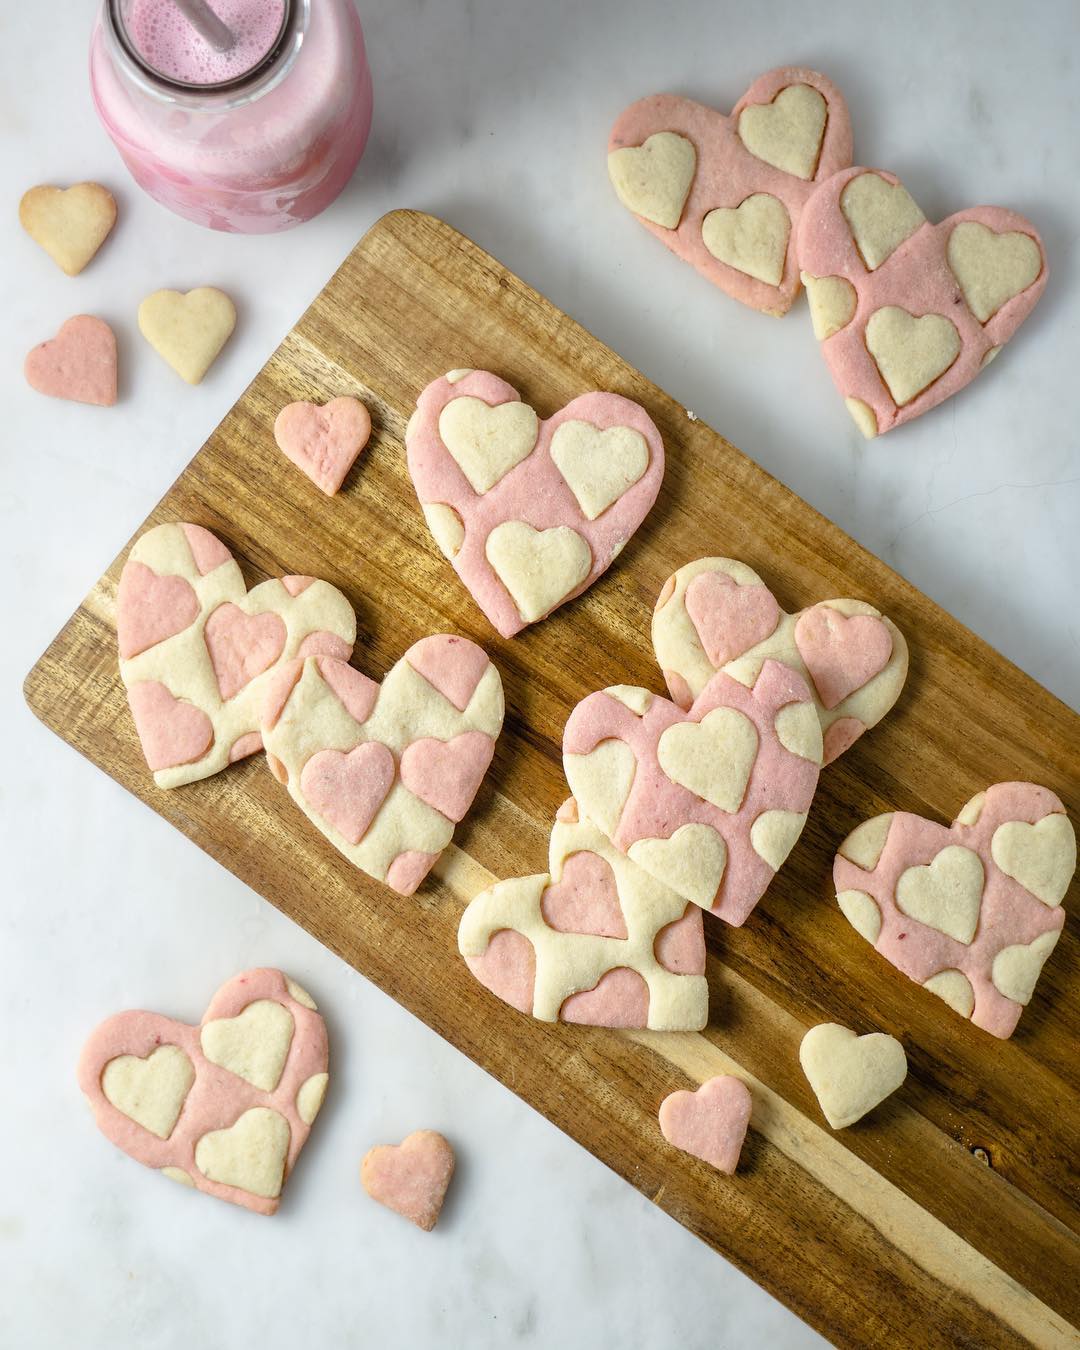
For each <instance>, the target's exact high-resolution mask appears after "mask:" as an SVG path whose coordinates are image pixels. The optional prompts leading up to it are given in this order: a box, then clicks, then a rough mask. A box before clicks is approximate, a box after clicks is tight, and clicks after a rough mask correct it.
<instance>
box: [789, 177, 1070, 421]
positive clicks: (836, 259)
mask: <svg viewBox="0 0 1080 1350" xmlns="http://www.w3.org/2000/svg"><path fill="white" fill-rule="evenodd" d="M798 254H799V265H800V267H801V268H802V280H803V284H804V285H805V286H806V293H807V298H808V299H809V302H810V317H811V320H812V322H813V325H814V335H815V337H817V338H818V339H820V341H821V351H822V355H823V356H824V358H825V363H826V365H827V366H828V367H829V370H830V372H831V373H832V377H833V380H834V382H835V384H836V387H837V389H838V390H839V391H840V393H841V395H842V396H843V399H844V402H845V404H846V405H847V409H848V412H849V413H850V414H851V416H852V418H853V419H854V420H855V423H856V425H857V426H858V428H859V430H860V431H861V432H862V433H863V435H864V436H866V437H868V438H869V437H873V436H878V435H881V434H882V433H883V432H886V431H889V430H890V429H891V428H892V427H897V426H900V425H901V424H902V423H904V422H908V421H910V420H911V419H912V418H913V417H918V416H919V414H920V413H924V412H928V411H929V409H931V408H933V407H935V406H936V405H937V404H939V403H941V402H942V400H943V399H947V398H949V397H950V395H952V394H955V393H956V392H957V391H958V390H960V389H962V388H963V387H964V385H966V384H968V383H969V382H970V381H971V380H973V379H974V378H975V376H976V375H977V374H978V373H979V371H980V370H982V368H983V367H984V366H985V365H987V363H988V362H989V361H991V360H992V359H993V357H994V356H996V355H997V353H998V351H999V350H1000V349H1001V347H1002V346H1003V345H1004V343H1006V342H1007V341H1008V340H1009V338H1010V337H1012V335H1013V333H1015V332H1016V330H1017V329H1018V328H1019V327H1020V325H1021V324H1022V323H1023V322H1024V320H1025V319H1026V318H1027V316H1028V315H1029V314H1030V313H1031V311H1032V309H1033V308H1034V307H1035V302H1036V301H1037V300H1038V298H1039V296H1040V295H1042V293H1043V289H1044V287H1045V286H1046V255H1045V252H1044V250H1043V245H1042V240H1041V239H1040V238H1039V234H1038V231H1037V230H1036V229H1035V227H1034V226H1033V225H1032V224H1031V223H1030V221H1027V220H1025V219H1024V218H1023V216H1018V215H1015V214H1014V213H1013V212H1012V211H1006V210H1004V209H1003V208H1002V207H999V206H976V207H969V208H967V209H966V210H963V211H958V212H956V214H955V215H952V216H949V218H948V219H947V220H943V221H942V222H941V223H940V224H938V225H931V224H930V222H929V221H927V219H926V217H925V216H924V215H923V213H922V211H920V210H919V207H918V205H917V204H916V202H915V201H914V200H913V198H912V197H911V196H910V194H909V193H908V191H907V189H906V188H905V187H904V185H903V184H902V183H901V182H900V180H899V179H898V178H896V177H894V175H893V174H891V173H885V172H884V171H882V170H879V169H863V168H855V169H845V170H843V172H841V173H837V174H835V175H834V176H833V177H832V178H830V179H829V180H828V182H825V183H822V185H821V186H820V187H819V188H818V189H817V190H816V191H815V193H814V195H813V197H812V198H811V200H810V201H809V202H808V203H807V206H806V210H805V211H804V213H803V218H802V223H801V224H800V226H799V232H798Z"/></svg>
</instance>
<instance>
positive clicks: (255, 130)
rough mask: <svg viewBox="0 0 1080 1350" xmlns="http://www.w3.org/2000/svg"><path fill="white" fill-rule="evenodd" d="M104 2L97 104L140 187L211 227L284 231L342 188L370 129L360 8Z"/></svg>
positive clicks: (281, 1) (317, 2) (267, 2)
mask: <svg viewBox="0 0 1080 1350" xmlns="http://www.w3.org/2000/svg"><path fill="white" fill-rule="evenodd" d="M210 4H211V5H212V11H211V13H210V14H209V21H210V23H211V24H213V25H214V27H207V26H206V25H205V24H204V25H203V26H202V27H200V26H197V25H196V24H194V23H192V22H191V20H189V18H188V17H187V16H186V14H185V12H184V11H185V8H186V6H185V5H184V4H183V3H182V0H181V3H177V2H176V0H105V3H104V4H103V6H102V11H101V15H100V17H99V20H98V23H97V26H96V28H95V30H94V36H93V39H92V42H91V49H90V78H91V88H92V91H93V96H94V103H95V105H96V107H97V110H98V114H99V115H100V117H101V120H102V122H103V123H104V125H105V128H106V130H107V131H108V133H109V135H110V136H111V137H112V139H113V141H114V142H115V143H116V146H117V148H118V149H119V151H120V153H121V155H122V156H123V158H124V162H125V163H126V164H127V166H128V168H129V169H130V170H131V173H132V175H133V176H134V178H135V180H136V182H137V183H139V184H140V186H142V187H144V188H145V189H146V191H147V192H149V193H150V195H151V196H153V197H155V198H156V199H157V200H158V201H160V202H162V203H163V204H164V205H166V206H168V207H170V208H171V209H172V210H174V211H176V212H178V213H179V214H180V215H182V216H186V217H187V218H188V219H190V220H194V221H197V222H198V223H199V224H202V225H209V226H211V227H212V228H214V229H221V230H239V231H246V232H249V233H256V232H265V231H270V230H280V229H286V228H287V227H289V226H290V225H295V224H297V223H299V222H300V221H303V220H309V219H310V218H311V217H312V216H314V215H317V214H318V212H320V211H321V210H323V209H324V207H326V206H328V205H329V204H330V202H332V201H333V200H334V198H335V197H336V196H337V195H338V193H339V192H340V191H341V189H342V188H343V187H344V186H345V183H346V182H347V181H348V179H349V177H350V175H351V174H352V171H353V169H354V168H355V167H356V163H357V161H358V160H359V158H360V156H361V154H362V153H363V150H364V145H365V143H366V141H367V136H368V131H369V130H370V127H371V106H372V103H371V75H370V72H369V70H368V65H367V58H366V55H365V52H364V39H363V33H362V31H361V28H360V21H359V19H358V17H357V14H356V10H355V8H354V4H353V0H210Z"/></svg>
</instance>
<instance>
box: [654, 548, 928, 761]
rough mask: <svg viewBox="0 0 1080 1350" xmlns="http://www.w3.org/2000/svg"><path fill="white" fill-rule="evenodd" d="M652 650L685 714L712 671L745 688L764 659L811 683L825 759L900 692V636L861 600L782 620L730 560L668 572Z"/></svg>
mask: <svg viewBox="0 0 1080 1350" xmlns="http://www.w3.org/2000/svg"><path fill="white" fill-rule="evenodd" d="M652 641H653V650H654V651H655V653H656V659H657V661H658V662H659V664H660V668H661V669H662V670H663V672H664V679H665V680H666V681H667V686H668V689H669V690H670V691H671V696H672V698H673V699H674V700H675V702H676V703H677V704H678V705H679V706H680V707H682V708H689V707H690V705H691V704H692V703H693V701H694V699H695V698H696V697H697V696H698V695H699V694H700V693H701V691H702V690H703V689H704V688H705V686H706V685H707V684H708V682H709V680H711V679H712V677H713V676H714V675H715V674H716V672H717V671H718V670H723V671H724V672H725V673H726V674H728V675H730V676H732V677H733V678H734V679H736V680H738V681H739V682H740V683H742V684H745V685H751V684H752V683H753V681H754V680H756V679H757V676H758V674H759V672H760V670H761V667H762V664H763V663H764V662H765V661H766V660H773V661H780V662H782V663H783V664H784V665H785V666H787V667H789V669H791V670H793V671H796V672H797V673H798V674H799V675H801V676H802V677H803V678H804V679H805V680H806V681H807V683H808V685H809V688H810V693H811V696H812V698H813V700H814V706H815V708H816V709H817V714H818V718H819V720H820V722H821V730H822V736H823V746H824V753H823V762H824V763H825V764H829V763H831V762H832V761H833V760H834V759H836V757H837V756H838V755H840V754H842V753H843V752H844V751H845V750H847V749H848V748H849V746H851V745H852V744H853V743H854V742H855V741H856V740H857V739H858V738H859V736H861V735H862V733H863V732H864V731H867V730H869V728H870V727H872V726H875V725H876V724H877V723H878V722H879V721H880V720H881V719H882V718H883V717H884V716H885V714H886V713H887V712H888V711H889V709H890V708H891V707H892V706H893V704H894V703H895V702H896V700H897V699H898V698H899V696H900V691H901V690H902V689H903V687H904V680H905V679H906V678H907V668H908V650H907V643H906V642H905V641H904V638H903V636H902V634H901V633H900V630H899V629H898V628H897V627H896V626H895V624H893V623H892V621H891V620H890V619H888V618H887V617H886V616H885V615H883V614H881V613H880V612H879V611H878V610H876V609H874V607H873V606H872V605H868V604H866V603H865V602H864V601H861V600H822V601H820V602H819V603H818V604H816V605H812V606H811V607H810V608H809V609H804V610H800V611H798V612H797V613H795V614H785V613H784V612H783V610H781V608H780V606H779V605H778V604H777V602H776V599H775V597H774V596H773V594H772V592H771V591H770V590H769V588H768V587H767V586H766V585H765V583H764V582H763V581H762V580H761V578H760V577H759V576H758V575H757V573H756V572H754V571H753V570H752V569H751V568H749V567H747V566H746V564H745V563H741V562H736V561H735V560H734V559H732V558H699V559H697V561H696V562H692V563H687V564H686V565H685V566H684V567H680V568H679V570H678V571H677V572H675V573H674V574H673V575H672V576H670V577H669V578H668V579H667V581H666V582H665V583H664V585H663V588H662V589H661V591H660V596H659V598H658V600H657V602H656V609H655V610H654V612H653V620H652Z"/></svg>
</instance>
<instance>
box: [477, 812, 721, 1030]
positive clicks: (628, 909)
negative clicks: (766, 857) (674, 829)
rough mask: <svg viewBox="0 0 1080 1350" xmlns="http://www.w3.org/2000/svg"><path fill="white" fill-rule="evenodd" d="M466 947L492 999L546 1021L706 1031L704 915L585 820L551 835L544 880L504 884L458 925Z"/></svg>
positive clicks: (565, 818) (571, 818)
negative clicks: (702, 917) (496, 998)
mask: <svg viewBox="0 0 1080 1350" xmlns="http://www.w3.org/2000/svg"><path fill="white" fill-rule="evenodd" d="M458 948H459V950H460V952H461V954H462V956H464V958H465V960H466V962H467V963H468V966H469V969H470V970H471V971H472V973H473V974H474V975H475V976H476V978H477V979H478V980H479V981H480V983H481V984H483V985H485V986H486V987H487V988H488V989H490V990H491V991H492V993H494V994H497V995H498V997H499V998H501V999H502V1000H503V1001H504V1002H506V1003H509V1004H510V1006H511V1007H513V1008H517V1009H518V1011H519V1012H523V1013H528V1014H530V1015H531V1016H533V1017H535V1018H537V1019H539V1020H540V1021H543V1022H555V1021H561V1022H577V1023H584V1024H587V1025H589V1026H603V1027H648V1028H650V1029H651V1030H653V1031H700V1029H701V1028H702V1027H703V1026H704V1025H705V1023H706V1021H707V1020H708V1011H709V989H708V985H707V983H706V980H705V938H704V934H703V932H702V921H701V910H700V909H699V908H698V907H697V906H696V905H692V904H690V903H688V901H687V900H686V899H685V898H684V897H683V896H681V895H678V894H676V892H675V891H673V890H671V889H670V888H669V887H667V886H665V885H664V883H663V882H662V881H659V880H657V878H655V877H653V876H650V875H649V873H648V872H646V871H644V870H643V869H642V868H640V867H638V866H637V864H636V863H634V862H632V861H631V860H630V859H629V858H628V857H626V856H625V855H624V854H623V853H620V852H619V850H618V849H617V848H615V847H614V845H613V844H612V843H611V842H610V841H609V840H608V839H607V838H606V837H605V836H604V835H603V834H602V833H601V831H600V830H599V829H598V828H597V827H596V825H595V824H594V823H593V822H592V821H591V820H587V819H583V818H581V817H580V816H579V813H578V808H577V803H576V802H575V801H574V800H573V799H572V798H571V800H570V801H568V802H565V803H564V804H563V806H562V807H561V808H560V810H559V814H558V816H557V818H556V821H555V825H554V827H553V828H552V831H551V843H550V853H549V860H548V872H547V873H544V874H540V875H538V876H531V877H515V878H514V879H512V880H510V881H500V882H497V883H496V885H494V886H492V887H491V888H490V889H488V890H486V891H484V892H483V893H482V894H481V895H478V896H477V897H476V898H475V899H474V900H473V901H472V902H471V903H470V904H469V906H468V907H467V908H466V910H465V912H464V914H463V915H462V916H461V924H460V927H459V929H458Z"/></svg>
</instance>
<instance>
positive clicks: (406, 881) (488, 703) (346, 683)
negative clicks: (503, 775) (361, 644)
mask: <svg viewBox="0 0 1080 1350" xmlns="http://www.w3.org/2000/svg"><path fill="white" fill-rule="evenodd" d="M502 720H503V692H502V680H501V679H500V677H499V672H498V671H497V670H496V668H495V667H494V666H493V665H492V664H491V662H490V661H489V660H488V658H487V655H486V653H485V652H484V651H483V649H482V648H480V647H477V646H476V644H475V643H472V642H468V641H467V640H466V639H465V638H459V637H451V636H448V635H446V634H438V635H436V636H434V637H427V638H423V639H422V640H421V641H420V642H417V643H414V645H413V646H412V647H410V648H409V650H408V651H407V652H406V653H405V655H404V656H403V657H402V658H401V660H400V661H398V663H397V664H396V665H395V666H394V667H393V669H392V670H391V671H390V672H389V673H388V674H387V675H386V677H385V678H384V679H383V682H382V684H381V685H380V684H377V683H376V682H375V681H374V680H370V679H368V677H367V676H366V675H362V674H361V673H360V672H359V671H358V670H355V669H353V667H352V666H349V665H346V664H345V662H343V661H339V660H335V659H333V658H332V657H326V656H316V657H311V658H309V659H308V660H306V661H294V662H291V663H290V664H288V665H286V666H283V667H281V668H280V669H279V670H278V671H277V672H276V673H275V675H274V676H273V678H272V681H271V683H270V685H269V686H268V688H267V690H266V695H265V698H264V701H263V709H262V721H261V730H262V738H263V742H264V744H265V746H266V752H267V755H268V757H269V760H270V766H271V768H272V769H273V771H274V773H275V774H276V775H277V777H278V778H279V779H280V780H281V782H283V783H285V784H286V786H287V787H288V789H289V793H290V795H291V796H292V798H293V800H294V801H295V802H296V804H297V805H298V806H299V807H300V809H301V810H302V811H303V812H304V814H305V815H306V816H307V817H308V819H309V820H310V821H311V822H312V824H314V825H315V826H316V828H317V829H318V830H320V831H321V832H322V834H324V835H325V836H326V838H327V839H329V841H330V842H331V843H332V844H333V845H334V847H335V848H336V849H338V850H339V852H341V853H342V854H344V856H345V857H346V858H348V860H349V861H350V862H351V863H352V864H353V865H354V866H356V867H359V868H360V869H361V870H362V871H364V872H366V873H367V874H368V875H369V876H372V877H374V878H375V879H376V880H377V881H384V882H386V884H387V885H388V886H391V887H392V888H393V889H394V890H395V891H398V892H399V894H401V895H411V894H412V893H413V891H415V890H416V888H417V886H419V885H420V883H421V882H422V881H423V879H424V877H426V876H427V874H428V872H429V871H430V869H431V867H432V866H433V865H434V863H435V862H436V860H437V859H438V857H439V854H440V853H441V852H442V851H443V849H444V848H445V847H446V846H447V844H448V843H449V842H450V840H451V837H452V836H453V833H454V825H455V824H456V823H457V822H458V821H459V820H460V819H461V818H462V817H463V816H464V815H465V813H466V812H467V811H468V809H469V807H470V806H471V804H472V800H473V797H474V796H475V795H476V792H477V790H478V789H479V786H480V783H481V781H482V779H483V777H484V774H485V772H486V771H487V767H488V765H489V764H490V762H491V757H492V755H493V753H494V750H495V739H496V737H497V736H498V734H499V731H500V730H501V728H502Z"/></svg>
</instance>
